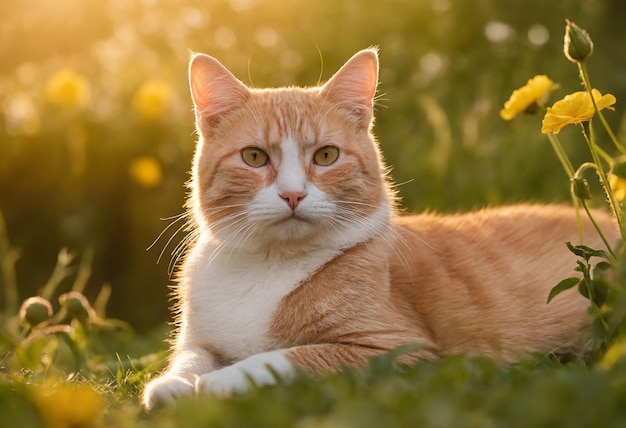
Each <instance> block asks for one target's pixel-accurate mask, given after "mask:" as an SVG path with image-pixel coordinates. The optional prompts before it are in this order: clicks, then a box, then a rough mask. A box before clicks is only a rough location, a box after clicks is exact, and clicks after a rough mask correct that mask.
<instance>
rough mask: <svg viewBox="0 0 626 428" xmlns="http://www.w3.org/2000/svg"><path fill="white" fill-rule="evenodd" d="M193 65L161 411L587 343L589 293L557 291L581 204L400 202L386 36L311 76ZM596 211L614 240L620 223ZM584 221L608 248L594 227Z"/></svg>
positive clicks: (198, 59) (150, 390)
mask: <svg viewBox="0 0 626 428" xmlns="http://www.w3.org/2000/svg"><path fill="white" fill-rule="evenodd" d="M189 78H190V88H191V95H192V99H193V103H194V106H195V115H196V124H197V131H198V134H199V140H198V144H197V148H196V152H195V156H194V160H193V168H192V172H191V175H192V178H191V181H190V194H189V200H188V210H189V212H190V214H191V216H192V217H193V221H194V224H195V225H194V228H195V232H194V233H195V240H194V242H193V244H192V246H191V248H190V250H189V251H188V253H187V254H186V257H185V259H184V261H183V263H182V266H181V268H180V272H179V278H178V285H177V288H176V293H177V301H178V306H177V310H176V317H177V331H176V336H175V343H174V344H173V351H172V357H171V361H170V364H169V367H168V368H167V369H166V370H165V372H164V373H162V374H161V375H160V376H159V377H156V378H155V379H153V380H152V381H150V382H149V383H148V384H147V385H146V387H145V389H144V393H143V404H144V406H145V407H146V408H147V409H152V408H153V407H155V406H157V405H160V404H162V403H168V402H171V401H173V400H175V399H176V398H177V397H180V396H189V395H193V394H196V393H202V392H204V393H209V394H214V395H217V396H228V395H230V394H233V393H238V392H245V391H246V390H248V389H249V388H250V386H251V382H250V380H251V381H253V382H254V383H255V384H256V385H259V386H260V385H265V384H272V383H275V382H276V381H277V377H278V378H281V379H284V380H287V381H288V380H289V379H291V378H292V377H293V376H294V373H296V372H297V370H298V369H304V370H306V371H308V372H310V373H312V374H314V375H319V374H323V373H326V372H328V371H331V370H338V369H340V368H341V367H343V366H355V367H356V366H362V365H364V364H365V363H366V362H367V361H368V359H369V358H370V357H372V356H375V355H378V354H381V353H385V352H388V351H391V350H393V349H396V348H398V347H400V346H402V345H406V344H414V343H416V344H421V345H422V347H420V348H415V349H414V350H412V351H411V352H407V353H406V354H404V355H403V356H402V357H401V358H400V360H401V361H403V362H414V361H417V360H430V361H435V360H438V359H441V358H444V357H446V356H449V355H452V354H457V353H465V354H467V355H486V356H492V357H495V358H501V359H502V360H503V361H515V359H516V358H517V357H518V356H519V355H520V353H523V352H530V351H537V352H543V353H550V352H557V353H580V352H581V350H582V349H583V348H584V345H585V343H584V339H583V336H582V334H581V332H582V331H583V330H584V329H585V328H586V327H587V326H588V324H589V322H590V319H589V316H588V315H587V306H588V304H587V301H586V300H585V299H584V298H582V297H580V296H579V294H578V293H577V291H576V290H568V291H567V292H564V293H562V294H561V295H559V296H557V297H556V298H555V299H554V300H553V301H552V302H551V303H550V304H546V299H547V296H548V293H549V290H550V288H551V287H552V286H554V285H555V284H556V283H557V282H558V281H560V280H561V279H563V278H565V277H568V276H571V274H572V268H573V267H574V266H575V260H576V259H575V256H574V255H572V254H571V253H570V252H569V251H568V249H567V248H566V246H565V242H566V241H572V242H576V241H577V240H578V229H577V223H576V217H575V212H574V209H573V208H571V207H566V206H559V205H545V206H542V205H518V206H505V207H499V208H490V209H483V210H480V211H477V212H473V213H467V214H454V215H436V214H431V213H428V214H418V215H398V212H397V205H398V201H397V198H396V195H395V194H394V191H393V187H392V184H391V179H390V178H389V176H388V174H387V171H388V170H387V168H386V166H385V164H384V162H383V159H382V155H381V152H380V150H379V148H378V143H377V141H376V139H375V137H374V136H373V132H372V128H373V121H374V116H373V107H374V99H375V94H376V90H377V85H378V52H377V50H376V49H366V50H363V51H360V52H358V53H357V54H355V55H354V56H353V57H352V58H351V59H350V60H349V61H347V62H346V63H345V64H344V66H343V67H342V68H341V69H340V70H339V71H338V72H337V73H336V74H335V75H334V76H333V77H332V78H331V79H330V80H329V81H328V82H326V83H325V84H323V85H321V86H317V87H311V88H298V87H291V88H278V89H250V88H248V87H246V86H245V85H244V84H243V83H242V82H240V81H239V80H238V79H237V78H236V77H235V76H234V75H233V74H232V73H231V72H230V71H228V70H227V69H226V68H225V67H224V66H223V65H222V64H221V63H220V62H218V61H217V60H216V59H214V58H212V57H210V56H207V55H203V54H194V55H193V57H192V59H191V61H190V67H189ZM595 214H596V218H597V221H598V222H599V223H600V224H601V225H602V227H603V228H604V229H605V230H606V231H607V233H608V234H609V235H610V236H611V238H612V239H613V238H615V239H616V236H615V228H614V226H613V220H612V218H611V217H610V216H609V215H608V214H604V213H601V212H596V213H595ZM584 233H585V237H586V241H585V243H586V244H587V245H590V246H592V247H595V248H599V247H602V242H601V240H600V239H599V238H598V236H597V234H596V233H595V231H594V229H593V228H592V227H591V224H590V223H589V222H585V224H584ZM270 368H271V369H270Z"/></svg>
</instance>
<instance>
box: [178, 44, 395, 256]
mask: <svg viewBox="0 0 626 428" xmlns="http://www.w3.org/2000/svg"><path fill="white" fill-rule="evenodd" d="M189 77H190V86H191V93H192V97H193V102H194V106H195V112H196V123H197V130H198V133H199V141H198V147H197V149H196V155H195V159H194V165H193V171H192V180H191V197H190V208H191V209H192V212H193V215H194V217H195V220H196V222H197V224H198V227H199V229H200V232H201V233H202V232H209V233H210V234H211V235H212V236H213V237H214V238H215V239H217V240H219V241H220V242H222V243H223V244H225V245H228V246H235V247H236V246H243V245H252V244H253V243H261V244H262V243H264V242H285V243H287V242H290V243H294V242H296V241H298V242H300V241H306V242H310V243H313V242H318V243H325V244H328V245H335V244H336V245H343V244H342V240H345V241H346V242H345V244H346V245H354V242H352V241H356V242H359V241H360V240H365V239H367V238H368V237H369V236H371V235H372V234H373V233H375V232H376V231H377V229H380V228H381V227H385V226H386V225H387V223H388V221H389V214H390V211H391V209H392V205H393V196H392V195H391V192H390V190H389V185H388V182H387V179H386V177H385V167H384V165H383V162H382V160H381V156H380V153H379V150H378V147H377V143H376V141H375V138H374V136H373V135H372V132H371V129H372V123H373V103H374V96H375V93H376V86H377V82H378V56H377V52H376V51H375V50H374V49H367V50H363V51H360V52H358V53H357V54H356V55H354V56H353V57H352V58H351V59H350V60H349V61H348V62H347V63H346V64H345V65H344V66H343V67H342V68H341V69H340V70H339V71H338V72H337V73H336V74H335V75H334V76H333V77H332V78H331V79H330V80H329V81H328V82H327V83H325V84H324V85H322V86H318V87H312V88H297V87H292V88H278V89H251V88H248V87H246V86H245V85H244V84H243V83H241V82H240V81H239V80H238V79H237V78H235V77H234V76H233V74H232V73H230V72H229V71H228V70H227V69H226V68H225V67H224V66H223V65H222V64H221V63H219V62H218V61H217V60H216V59H214V58H212V57H210V56H207V55H202V54H197V55H194V56H193V57H192V59H191V63H190V67H189ZM331 241H332V242H331Z"/></svg>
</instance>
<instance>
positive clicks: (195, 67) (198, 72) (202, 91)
mask: <svg viewBox="0 0 626 428" xmlns="http://www.w3.org/2000/svg"><path fill="white" fill-rule="evenodd" d="M189 86H190V88H191V97H192V98H193V104H194V107H195V110H196V121H197V124H198V127H199V129H200V131H203V132H205V131H209V130H211V129H213V128H215V127H216V126H217V125H218V124H219V123H220V121H221V120H222V119H223V118H224V116H225V115H226V114H228V113H229V112H231V111H233V110H235V109H237V108H239V107H241V106H242V105H243V104H245V102H246V100H247V99H248V97H249V96H250V91H249V90H248V88H247V87H246V86H245V85H244V84H243V83H241V81H239V80H238V79H237V78H236V77H235V76H234V75H233V74H232V73H231V72H230V71H228V69H227V68H226V67H224V66H223V65H222V64H221V63H220V62H219V61H218V60H216V59H215V58H213V57H211V56H208V55H204V54H194V55H193V56H192V57H191V61H190V62H189Z"/></svg>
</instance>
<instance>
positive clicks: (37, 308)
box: [20, 296, 52, 327]
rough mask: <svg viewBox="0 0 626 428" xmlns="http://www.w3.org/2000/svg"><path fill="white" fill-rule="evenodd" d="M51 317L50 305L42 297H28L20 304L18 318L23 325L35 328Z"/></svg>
mask: <svg viewBox="0 0 626 428" xmlns="http://www.w3.org/2000/svg"><path fill="white" fill-rule="evenodd" d="M51 316H52V305H51V304H50V302H49V301H48V300H47V299H44V298H43V297H39V296H36V297H29V298H28V299H26V300H25V301H24V303H22V307H21V308H20V318H21V320H22V322H23V323H24V324H28V325H29V326H31V327H35V326H37V325H39V324H41V323H42V322H44V321H47V320H49V319H50V317H51Z"/></svg>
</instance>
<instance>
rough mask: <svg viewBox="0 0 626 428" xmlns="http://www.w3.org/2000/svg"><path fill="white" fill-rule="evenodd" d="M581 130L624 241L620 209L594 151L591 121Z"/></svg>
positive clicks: (596, 152) (598, 157)
mask: <svg viewBox="0 0 626 428" xmlns="http://www.w3.org/2000/svg"><path fill="white" fill-rule="evenodd" d="M585 126H587V127H588V128H589V134H590V135H587V132H586V128H585ZM582 129H583V136H584V137H585V141H587V145H588V146H589V151H590V152H591V157H592V158H593V162H594V163H595V164H596V171H597V173H598V177H599V178H600V183H601V184H602V187H603V188H604V192H605V193H606V195H607V197H608V200H609V205H610V206H611V210H612V211H613V213H614V214H615V217H616V219H617V224H618V226H619V230H620V234H621V236H622V240H623V239H624V225H623V219H622V209H621V207H620V206H619V204H618V203H617V201H616V200H615V196H614V195H613V191H612V190H611V186H610V184H609V181H608V179H607V176H606V174H605V172H604V167H603V166H602V162H601V160H600V156H599V155H598V151H597V150H596V144H595V141H594V138H593V128H592V127H591V121H589V122H586V123H585V124H583V125H582Z"/></svg>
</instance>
